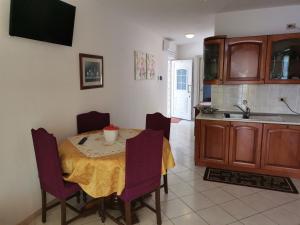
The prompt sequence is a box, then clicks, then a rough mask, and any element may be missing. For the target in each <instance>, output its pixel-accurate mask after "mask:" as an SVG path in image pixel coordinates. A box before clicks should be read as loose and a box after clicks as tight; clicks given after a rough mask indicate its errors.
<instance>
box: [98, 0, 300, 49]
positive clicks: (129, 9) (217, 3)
mask: <svg viewBox="0 0 300 225" xmlns="http://www.w3.org/2000/svg"><path fill="white" fill-rule="evenodd" d="M100 1H101V2H102V3H103V4H105V6H107V7H110V8H111V9H112V10H113V11H114V13H118V14H119V15H121V16H124V17H126V18H128V19H129V20H131V21H132V22H135V23H137V24H140V25H142V26H145V27H148V28H150V29H152V30H153V31H155V32H156V33H158V34H159V35H161V36H163V37H169V38H172V39H174V40H175V42H176V43H177V44H186V43H193V42H197V41H199V40H200V39H201V38H203V36H209V35H212V34H213V32H214V15H215V14H216V13H220V12H229V11H237V10H247V9H258V8H268V7H276V6H284V5H296V4H300V0H100ZM186 33H195V34H196V37H195V38H194V39H191V40H188V39H186V38H185V37H184V34H186Z"/></svg>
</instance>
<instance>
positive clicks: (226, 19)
mask: <svg viewBox="0 0 300 225" xmlns="http://www.w3.org/2000/svg"><path fill="white" fill-rule="evenodd" d="M299 12H300V6H299V5H298V6H287V7H276V8H267V9H256V10H246V11H238V12H227V13H220V14H217V15H216V20H215V23H216V24H215V33H216V35H223V34H224V35H227V36H229V37H239V36H253V35H266V34H281V33H288V32H289V31H287V30H286V24H288V23H297V25H298V27H300V14H299ZM290 32H293V33H295V32H300V30H299V31H297V30H296V31H295V30H294V31H290ZM279 97H287V101H288V102H289V103H290V105H291V107H292V108H294V109H297V110H298V111H300V85H223V86H218V87H217V86H213V89H212V104H213V106H215V107H217V108H219V109H222V110H233V109H234V108H233V107H232V105H233V104H236V103H238V104H241V101H242V100H243V99H247V100H248V101H249V104H250V107H252V110H253V111H256V112H266V113H270V112H271V113H291V112H290V111H289V110H288V109H287V108H286V106H285V105H284V104H283V103H282V102H279V101H278V98H279Z"/></svg>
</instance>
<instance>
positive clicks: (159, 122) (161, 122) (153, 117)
mask: <svg viewBox="0 0 300 225" xmlns="http://www.w3.org/2000/svg"><path fill="white" fill-rule="evenodd" d="M170 127H171V118H167V117H164V116H163V115H162V114H161V113H159V112H156V113H153V114H147V115H146V129H151V130H163V131H164V137H165V138H167V139H168V140H169V139H170ZM163 179H164V184H163V185H162V186H161V187H163V188H164V190H165V193H166V194H168V174H167V172H166V174H165V175H164V176H163Z"/></svg>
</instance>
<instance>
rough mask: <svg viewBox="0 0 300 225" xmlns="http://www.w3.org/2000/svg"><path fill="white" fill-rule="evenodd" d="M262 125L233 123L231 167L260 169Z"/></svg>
mask: <svg viewBox="0 0 300 225" xmlns="http://www.w3.org/2000/svg"><path fill="white" fill-rule="evenodd" d="M261 141H262V124H258V123H241V122H232V123H231V126H230V145H229V146H230V147H229V165H233V166H241V167H250V168H259V167H260V154H261Z"/></svg>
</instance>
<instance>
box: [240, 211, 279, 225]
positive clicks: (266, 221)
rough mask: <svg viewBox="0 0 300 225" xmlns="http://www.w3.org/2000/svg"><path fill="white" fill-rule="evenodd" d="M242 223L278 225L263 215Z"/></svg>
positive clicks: (248, 224)
mask: <svg viewBox="0 0 300 225" xmlns="http://www.w3.org/2000/svg"><path fill="white" fill-rule="evenodd" d="M241 222H242V223H243V224H245V225H276V223H274V222H273V221H272V220H270V219H268V218H267V217H265V216H264V215H261V214H258V215H254V216H251V217H248V218H247V219H244V220H241Z"/></svg>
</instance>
